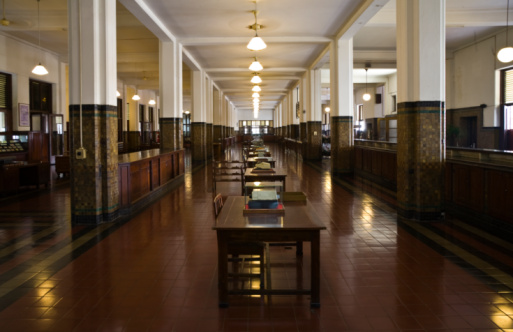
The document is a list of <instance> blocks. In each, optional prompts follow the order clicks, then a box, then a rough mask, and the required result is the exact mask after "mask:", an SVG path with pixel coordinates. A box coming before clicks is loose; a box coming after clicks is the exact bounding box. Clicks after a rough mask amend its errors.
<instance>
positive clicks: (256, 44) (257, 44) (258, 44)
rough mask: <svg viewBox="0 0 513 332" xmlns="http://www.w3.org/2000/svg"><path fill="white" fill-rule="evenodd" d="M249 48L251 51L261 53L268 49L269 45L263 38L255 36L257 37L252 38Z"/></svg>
mask: <svg viewBox="0 0 513 332" xmlns="http://www.w3.org/2000/svg"><path fill="white" fill-rule="evenodd" d="M247 47H248V49H249V50H251V51H261V50H263V49H264V48H266V47H267V45H266V44H265V42H264V40H263V39H262V38H260V37H258V36H255V37H253V38H251V40H250V41H249V43H248V46H247Z"/></svg>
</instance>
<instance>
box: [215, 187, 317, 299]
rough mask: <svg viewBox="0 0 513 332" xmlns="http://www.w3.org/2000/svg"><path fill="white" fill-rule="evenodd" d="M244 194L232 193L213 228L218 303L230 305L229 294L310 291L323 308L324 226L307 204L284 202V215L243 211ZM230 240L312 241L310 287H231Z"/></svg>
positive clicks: (307, 292) (270, 293)
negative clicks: (322, 264)
mask: <svg viewBox="0 0 513 332" xmlns="http://www.w3.org/2000/svg"><path fill="white" fill-rule="evenodd" d="M243 208H244V197H243V196H229V197H228V199H227V200H226V202H225V204H224V207H223V209H222V210H221V213H220V214H219V216H218V217H217V219H216V224H215V226H214V227H213V229H214V230H216V231H217V251H218V252H217V254H218V263H219V268H218V273H219V306H220V307H227V306H228V295H229V294H248V295H294V294H310V306H311V307H315V308H318V307H320V294H319V293H320V231H321V230H323V229H326V227H325V226H324V225H322V224H321V223H320V222H318V221H316V220H315V219H314V218H312V217H310V214H309V213H308V210H307V208H306V206H305V205H297V204H288V205H285V215H277V214H258V215H246V216H244V215H243V214H242V210H243ZM231 241H263V242H283V241H309V242H310V243H311V245H310V250H311V260H312V261H311V264H310V265H311V272H310V273H311V285H310V289H267V288H262V289H243V290H236V291H235V290H234V291H229V290H228V243H229V242H231Z"/></svg>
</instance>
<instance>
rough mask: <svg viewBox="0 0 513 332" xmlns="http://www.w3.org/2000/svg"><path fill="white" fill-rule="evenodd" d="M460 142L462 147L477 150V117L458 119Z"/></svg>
mask: <svg viewBox="0 0 513 332" xmlns="http://www.w3.org/2000/svg"><path fill="white" fill-rule="evenodd" d="M460 128H461V131H462V132H461V142H462V144H463V146H464V147H467V148H477V116H467V117H462V118H460Z"/></svg>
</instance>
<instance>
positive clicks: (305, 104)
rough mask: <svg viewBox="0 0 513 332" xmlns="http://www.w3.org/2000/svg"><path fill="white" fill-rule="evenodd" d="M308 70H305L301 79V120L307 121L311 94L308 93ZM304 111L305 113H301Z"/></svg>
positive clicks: (309, 82)
mask: <svg viewBox="0 0 513 332" xmlns="http://www.w3.org/2000/svg"><path fill="white" fill-rule="evenodd" d="M310 84H311V81H310V70H307V71H306V73H305V74H304V75H303V78H302V79H301V87H302V89H301V105H300V107H301V122H308V117H309V114H308V113H309V112H310V106H311V104H312V103H311V101H310V100H311V99H312V95H311V94H310ZM303 111H305V113H303Z"/></svg>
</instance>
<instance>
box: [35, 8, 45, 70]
mask: <svg viewBox="0 0 513 332" xmlns="http://www.w3.org/2000/svg"><path fill="white" fill-rule="evenodd" d="M37 30H38V39H39V58H40V60H39V64H38V65H37V66H35V67H34V69H32V73H33V74H36V75H46V74H48V70H46V68H45V67H44V66H43V65H42V64H41V24H40V23H39V0H37Z"/></svg>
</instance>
